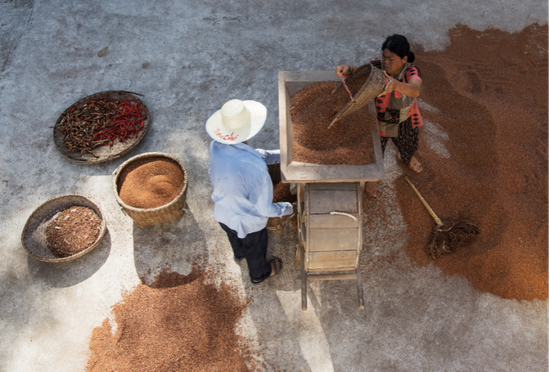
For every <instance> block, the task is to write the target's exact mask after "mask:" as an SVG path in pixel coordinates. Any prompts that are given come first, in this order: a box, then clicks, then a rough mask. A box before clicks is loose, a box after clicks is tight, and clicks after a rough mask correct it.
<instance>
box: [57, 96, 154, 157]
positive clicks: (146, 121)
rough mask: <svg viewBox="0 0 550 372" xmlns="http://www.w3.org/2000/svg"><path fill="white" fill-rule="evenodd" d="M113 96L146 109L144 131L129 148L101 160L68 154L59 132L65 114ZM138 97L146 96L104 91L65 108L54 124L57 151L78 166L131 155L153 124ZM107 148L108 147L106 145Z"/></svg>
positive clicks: (130, 141) (130, 143)
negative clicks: (134, 102) (120, 97)
mask: <svg viewBox="0 0 550 372" xmlns="http://www.w3.org/2000/svg"><path fill="white" fill-rule="evenodd" d="M112 95H115V96H116V95H121V96H124V97H127V98H131V99H134V100H136V101H138V102H139V103H140V104H141V106H142V107H143V108H144V110H145V113H146V118H145V120H144V128H143V130H142V131H140V132H139V133H138V135H137V136H136V137H134V138H132V139H129V140H128V141H127V142H126V143H127V144H129V145H128V146H124V148H123V149H122V150H120V151H119V152H117V153H113V154H111V155H109V156H105V157H103V158H100V159H95V158H90V159H81V158H79V157H77V156H76V155H75V156H71V154H72V153H70V152H68V151H67V150H66V149H65V147H64V146H63V144H62V143H61V142H60V141H61V136H62V134H61V131H60V130H59V122H60V120H61V117H62V116H63V114H64V113H65V112H66V111H68V110H70V109H71V108H73V107H75V106H79V105H82V104H84V103H86V102H88V101H91V100H94V99H96V98H100V97H110V96H112ZM137 96H142V97H143V96H144V95H143V94H140V93H134V92H130V91H127V90H114V89H112V90H105V91H102V92H97V93H93V94H90V95H88V96H86V97H83V98H81V99H79V100H78V101H76V102H74V103H73V104H72V105H70V106H69V107H67V108H65V109H64V110H63V111H62V112H61V114H60V115H59V116H58V118H57V120H56V121H55V124H54V127H53V138H54V144H55V145H56V147H57V149H58V150H59V152H60V153H61V154H62V155H63V156H64V157H65V158H66V159H68V160H70V161H71V162H73V163H76V164H81V165H95V164H100V163H105V162H108V161H112V160H114V159H117V158H119V157H121V156H123V155H126V154H127V153H129V152H130V151H132V150H133V149H134V148H135V147H137V145H139V143H140V142H141V141H142V140H143V138H145V135H146V134H147V131H148V130H149V125H150V123H151V113H150V112H149V108H148V107H147V105H146V104H145V102H143V100H142V99H141V98H139V97H137ZM104 146H106V145H104Z"/></svg>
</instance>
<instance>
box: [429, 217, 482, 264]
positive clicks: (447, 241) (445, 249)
mask: <svg viewBox="0 0 550 372" xmlns="http://www.w3.org/2000/svg"><path fill="white" fill-rule="evenodd" d="M479 231H480V230H479V226H478V225H477V224H475V223H473V222H470V221H462V222H456V223H445V224H443V225H441V226H436V228H435V229H434V231H433V236H432V239H431V241H430V243H429V244H428V245H427V247H426V253H427V254H428V256H429V257H431V258H437V257H440V256H442V255H444V254H450V253H453V252H455V251H456V248H457V247H458V246H459V245H460V244H463V243H467V242H470V241H472V240H473V239H474V238H475V237H476V236H477V235H478V234H479Z"/></svg>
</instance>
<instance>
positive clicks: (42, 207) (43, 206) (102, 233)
mask: <svg viewBox="0 0 550 372" xmlns="http://www.w3.org/2000/svg"><path fill="white" fill-rule="evenodd" d="M69 198H74V199H80V200H83V201H85V202H86V203H88V204H91V206H92V209H94V212H96V214H97V215H98V217H99V218H100V219H101V231H100V233H99V236H98V237H97V239H96V240H95V242H94V243H93V244H92V245H90V246H89V247H88V248H86V249H84V250H82V251H80V252H78V253H76V254H74V255H72V256H67V257H55V258H45V257H42V256H39V255H37V254H35V253H34V252H32V251H31V250H30V249H29V248H28V247H27V244H25V240H26V236H27V232H28V230H29V229H30V228H31V223H32V222H33V218H35V217H36V215H37V214H38V213H39V212H41V211H42V210H45V209H47V207H49V206H50V205H51V204H54V203H56V202H58V201H60V200H62V199H69ZM63 210H64V209H63ZM61 211H62V210H59V211H58V212H61ZM106 231H107V224H106V222H105V218H104V216H103V213H102V212H101V209H100V208H99V207H98V206H97V204H95V203H94V202H93V201H91V200H90V199H88V198H87V197H85V196H83V195H78V194H66V195H60V196H57V197H55V198H52V199H49V200H47V201H45V202H44V203H42V204H40V205H39V206H38V207H37V208H35V209H34V211H33V212H32V213H31V214H30V216H29V217H28V218H27V221H26V222H25V226H24V227H23V231H22V232H21V244H22V245H23V248H25V251H27V253H28V254H29V255H30V256H31V257H33V258H35V259H37V260H39V261H43V262H66V261H71V260H74V259H76V258H79V257H81V256H83V255H85V254H86V253H88V252H90V251H91V250H92V249H94V248H96V247H97V246H98V245H99V243H100V242H101V241H102V240H103V237H104V236H105V232H106ZM46 249H47V248H46Z"/></svg>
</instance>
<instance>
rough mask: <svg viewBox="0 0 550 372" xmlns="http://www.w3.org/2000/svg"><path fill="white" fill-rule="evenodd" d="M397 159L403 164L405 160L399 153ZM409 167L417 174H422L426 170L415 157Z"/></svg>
mask: <svg viewBox="0 0 550 372" xmlns="http://www.w3.org/2000/svg"><path fill="white" fill-rule="evenodd" d="M397 159H399V160H400V161H401V162H403V160H401V154H399V153H397ZM403 164H405V163H403ZM408 167H409V168H410V169H412V171H413V172H416V173H420V172H422V170H423V169H424V168H422V164H420V162H419V161H418V159H417V158H415V157H414V156H413V157H412V158H411V161H410V163H409V165H408Z"/></svg>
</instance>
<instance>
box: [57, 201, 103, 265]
mask: <svg viewBox="0 0 550 372" xmlns="http://www.w3.org/2000/svg"><path fill="white" fill-rule="evenodd" d="M100 233H101V219H100V218H99V216H98V215H97V214H96V213H95V211H94V210H93V209H91V208H88V207H83V206H74V207H71V208H68V209H65V210H63V211H61V212H59V213H58V214H57V215H56V216H55V217H54V218H53V219H52V220H51V222H50V223H48V225H47V226H46V246H47V247H48V249H49V250H50V251H51V252H52V253H53V255H54V256H56V257H70V256H73V255H75V254H77V253H79V252H82V251H83V250H85V249H87V248H89V247H90V246H92V244H94V243H95V241H96V240H97V238H98V237H99V234H100Z"/></svg>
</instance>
